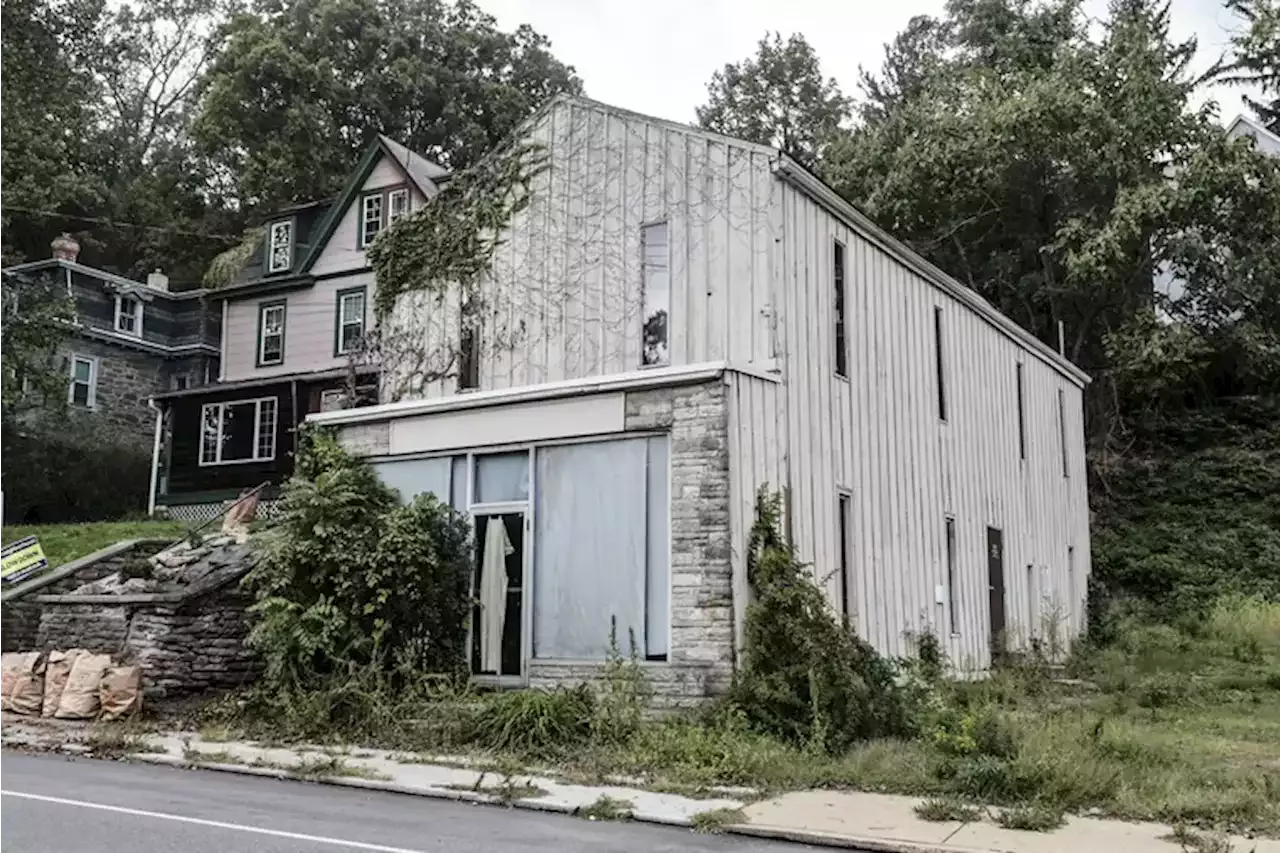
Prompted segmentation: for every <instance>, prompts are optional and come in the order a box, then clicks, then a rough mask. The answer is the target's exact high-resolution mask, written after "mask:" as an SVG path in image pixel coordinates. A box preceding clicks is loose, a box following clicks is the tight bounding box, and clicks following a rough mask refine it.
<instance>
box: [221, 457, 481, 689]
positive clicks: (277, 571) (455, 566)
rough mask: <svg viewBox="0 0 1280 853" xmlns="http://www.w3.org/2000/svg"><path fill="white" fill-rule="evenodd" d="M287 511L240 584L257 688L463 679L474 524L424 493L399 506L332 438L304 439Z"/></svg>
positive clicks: (286, 500) (288, 487)
mask: <svg viewBox="0 0 1280 853" xmlns="http://www.w3.org/2000/svg"><path fill="white" fill-rule="evenodd" d="M297 472H298V473H297V475H296V476H295V477H294V478H293V479H291V480H290V481H289V483H288V484H286V486H285V488H284V492H283V496H282V500H283V506H282V513H281V515H280V517H279V518H278V520H277V523H276V525H275V527H274V528H273V529H272V530H270V531H268V532H267V533H266V534H264V537H263V540H264V544H263V548H262V552H261V556H260V558H259V560H258V563H257V565H256V566H255V567H254V570H253V571H252V572H251V573H250V575H249V576H248V578H246V586H247V587H248V588H249V589H250V590H252V591H253V592H254V594H255V595H256V597H257V600H256V602H255V603H254V605H253V606H252V608H251V612H252V614H253V615H254V617H255V618H256V624H255V625H254V626H253V629H252V632H251V633H250V636H249V642H250V644H251V645H252V646H253V648H254V649H256V650H257V651H258V652H259V653H260V654H261V655H262V657H263V659H264V662H265V664H266V667H265V673H264V681H265V684H264V687H265V688H266V689H267V690H274V691H279V690H281V689H289V690H307V689H310V688H312V687H314V686H317V685H320V684H323V685H325V688H326V690H330V689H332V688H333V684H334V677H335V676H338V677H339V680H341V678H342V677H345V675H346V674H350V673H355V672H359V671H361V670H363V669H365V668H372V670H374V671H375V672H379V673H385V674H388V675H389V676H390V677H391V680H392V682H393V683H394V682H395V681H396V680H402V681H406V682H407V681H412V680H414V679H415V678H417V677H418V676H419V675H420V674H422V673H432V674H445V675H453V676H461V675H463V674H465V672H466V657H465V648H464V647H465V644H466V636H467V618H468V611H469V608H470V601H469V585H470V571H471V542H470V526H469V524H468V523H467V521H466V519H465V518H463V517H462V516H461V515H459V514H458V513H456V512H454V511H453V510H452V509H451V508H450V507H448V506H446V505H445V504H442V503H440V502H439V501H438V500H436V499H435V497H433V496H431V495H419V496H418V497H417V498H415V499H414V501H413V502H412V503H410V504H409V505H408V506H400V504H399V502H398V501H397V497H396V495H395V493H394V492H392V491H391V490H390V489H388V488H386V487H385V486H383V485H382V483H381V482H380V481H379V480H378V478H377V475H376V474H375V473H374V472H373V470H372V469H371V468H370V467H369V466H368V465H367V464H365V463H364V462H362V461H360V460H357V459H355V458H353V457H351V456H349V455H347V454H346V453H345V452H343V450H342V448H341V447H340V446H339V445H338V444H337V442H336V441H335V440H334V439H333V438H332V437H330V436H328V435H326V434H323V433H319V434H316V435H312V436H308V437H307V438H306V439H305V443H304V447H303V450H302V452H301V454H300V458H299V461H298V466H297Z"/></svg>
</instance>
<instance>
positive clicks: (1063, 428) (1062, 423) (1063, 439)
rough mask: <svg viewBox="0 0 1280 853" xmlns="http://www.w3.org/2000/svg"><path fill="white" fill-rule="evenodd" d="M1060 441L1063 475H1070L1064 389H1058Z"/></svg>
mask: <svg viewBox="0 0 1280 853" xmlns="http://www.w3.org/2000/svg"><path fill="white" fill-rule="evenodd" d="M1058 443H1059V444H1060V445H1061V446H1062V476H1064V477H1070V476H1071V469H1070V466H1069V465H1068V464H1067V401H1066V397H1065V395H1064V394H1063V393H1062V389H1061V388H1059V389H1058Z"/></svg>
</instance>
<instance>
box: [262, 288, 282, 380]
mask: <svg viewBox="0 0 1280 853" xmlns="http://www.w3.org/2000/svg"><path fill="white" fill-rule="evenodd" d="M284 305H285V304H284V303H283V302H263V303H262V304H261V305H259V306H258V366H259V367H267V366H270V365H273V364H284Z"/></svg>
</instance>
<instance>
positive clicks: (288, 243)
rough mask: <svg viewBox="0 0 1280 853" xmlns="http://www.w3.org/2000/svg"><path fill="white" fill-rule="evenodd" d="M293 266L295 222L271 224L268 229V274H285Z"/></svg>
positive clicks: (284, 221)
mask: <svg viewBox="0 0 1280 853" xmlns="http://www.w3.org/2000/svg"><path fill="white" fill-rule="evenodd" d="M292 265H293V221H292V220H289V219H284V220H281V221H280V222H273V223H271V225H270V227H269V228H268V229H267V272H269V273H273V272H284V271H285V270H287V269H289V267H291V266H292Z"/></svg>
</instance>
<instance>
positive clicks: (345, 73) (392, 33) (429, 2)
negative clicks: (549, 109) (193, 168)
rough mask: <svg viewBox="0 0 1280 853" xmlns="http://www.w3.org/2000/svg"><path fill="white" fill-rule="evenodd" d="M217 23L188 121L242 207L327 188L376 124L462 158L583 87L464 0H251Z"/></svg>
mask: <svg viewBox="0 0 1280 853" xmlns="http://www.w3.org/2000/svg"><path fill="white" fill-rule="evenodd" d="M222 35H223V38H224V43H223V47H222V49H221V51H220V52H219V54H218V56H217V58H216V59H215V60H214V62H213V65H212V67H211V68H210V71H209V73H208V74H207V75H206V77H205V78H204V79H203V80H202V82H201V87H200V114H199V118H198V120H197V121H196V123H195V126H194V134H195V136H196V139H197V140H198V141H199V144H200V146H201V150H202V151H204V152H205V153H206V154H207V155H208V157H209V158H210V160H211V162H212V164H213V166H214V167H215V168H216V169H217V170H218V171H219V173H220V174H221V175H223V176H225V179H226V181H227V186H228V189H229V191H230V192H231V193H233V194H234V195H235V197H236V198H238V199H239V200H240V202H241V203H242V204H243V205H247V206H250V207H259V206H265V207H268V208H270V207H273V206H278V205H281V204H285V203H289V202H293V201H302V200H314V199H318V198H324V197H326V196H329V195H331V194H333V193H335V192H336V191H337V190H338V189H339V188H340V185H341V182H342V180H343V179H344V178H345V176H346V174H347V172H348V170H349V169H350V168H351V166H352V165H353V164H354V163H355V162H356V160H357V158H358V157H359V154H360V152H361V151H362V150H363V149H364V147H365V146H366V145H368V144H369V143H370V142H371V141H372V140H373V138H374V136H375V135H376V134H378V133H385V134H387V135H388V136H391V137H392V138H394V139H396V140H397V141H399V142H401V143H403V144H405V145H407V146H408V147H409V148H410V149H412V150H414V151H417V152H419V153H421V154H423V155H425V156H428V157H432V158H434V159H436V160H438V161H439V162H440V163H442V164H443V165H446V166H449V167H453V168H459V167H464V166H466V165H468V164H469V163H471V162H473V161H474V160H476V159H477V158H478V157H479V155H480V154H482V153H483V152H485V151H487V150H489V149H490V148H492V147H493V146H494V145H496V144H497V143H498V142H500V141H501V140H503V139H504V138H505V137H507V136H508V134H510V133H511V131H512V130H513V129H514V128H515V127H516V125H518V124H519V123H520V122H521V121H523V120H524V119H525V118H527V117H528V116H529V115H530V113H531V112H532V111H533V110H534V109H536V108H537V107H538V106H539V105H540V104H541V103H542V102H543V101H545V100H547V99H548V98H549V97H551V96H553V95H555V94H557V93H560V92H566V91H567V92H577V91H579V90H580V89H581V83H580V82H579V80H578V78H577V77H576V76H575V75H574V72H573V69H572V68H570V67H568V66H566V65H564V64H563V63H561V62H560V61H559V60H557V59H556V58H555V57H554V56H553V55H552V54H551V51H550V45H549V43H548V41H547V39H546V38H545V37H544V36H542V35H540V34H539V33H537V32H535V31H534V30H533V29H532V28H530V27H528V26H522V27H520V28H518V29H517V30H516V31H515V32H512V33H506V32H502V31H501V30H499V29H498V28H497V25H496V22H495V21H494V19H493V18H492V17H491V16H489V15H487V14H485V13H484V12H482V11H480V9H479V8H478V7H477V6H476V5H475V4H474V3H472V2H470V0H302V2H296V3H294V2H290V3H284V2H280V0H256V2H254V3H252V5H251V6H250V8H249V9H248V10H247V11H245V12H242V13H240V14H237V15H235V16H234V17H232V18H231V19H230V20H229V21H228V22H227V24H226V26H225V28H224V30H223V34H222Z"/></svg>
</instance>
